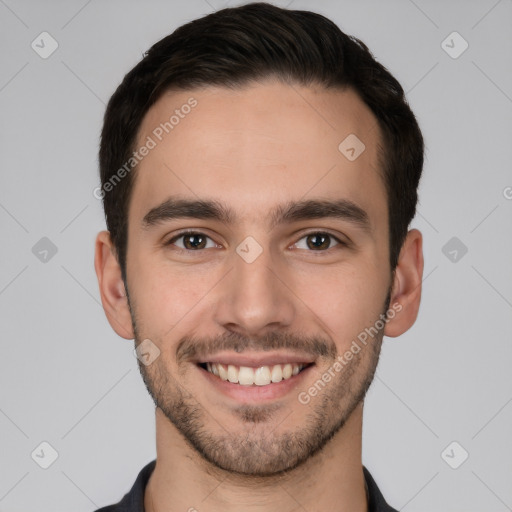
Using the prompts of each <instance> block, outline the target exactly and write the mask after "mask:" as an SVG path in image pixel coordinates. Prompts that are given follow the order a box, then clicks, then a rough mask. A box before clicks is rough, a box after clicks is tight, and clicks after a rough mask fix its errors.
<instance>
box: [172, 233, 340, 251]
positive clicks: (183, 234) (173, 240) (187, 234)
mask: <svg viewBox="0 0 512 512" xmlns="http://www.w3.org/2000/svg"><path fill="white" fill-rule="evenodd" d="M191 235H202V236H205V237H206V238H208V239H210V240H212V238H211V237H209V236H208V235H206V234H205V233H203V232H201V231H192V230H189V231H182V232H181V233H179V234H177V235H175V236H173V237H172V238H170V239H169V240H168V241H167V242H165V244H164V245H165V246H168V245H173V244H174V242H176V241H177V240H179V239H180V238H183V237H185V236H191ZM310 235H327V236H328V237H330V238H331V239H333V240H335V241H336V242H337V244H336V245H335V246H334V247H337V246H338V245H339V246H340V247H348V243H346V242H343V241H342V240H340V239H339V238H338V237H336V236H334V235H333V234H332V233H329V232H328V231H310V232H309V233H304V234H303V235H302V236H301V237H300V238H299V240H298V241H297V242H295V244H293V245H296V244H297V243H298V242H299V241H300V240H302V239H303V238H307V237H308V236H310ZM212 241H213V240H212ZM334 247H329V248H328V249H325V250H318V251H314V250H309V251H308V252H327V251H329V250H331V249H334ZM176 250H178V251H181V252H186V253H193V252H202V251H204V250H205V249H197V250H191V249H182V248H181V247H177V248H176ZM301 250H304V249H301Z"/></svg>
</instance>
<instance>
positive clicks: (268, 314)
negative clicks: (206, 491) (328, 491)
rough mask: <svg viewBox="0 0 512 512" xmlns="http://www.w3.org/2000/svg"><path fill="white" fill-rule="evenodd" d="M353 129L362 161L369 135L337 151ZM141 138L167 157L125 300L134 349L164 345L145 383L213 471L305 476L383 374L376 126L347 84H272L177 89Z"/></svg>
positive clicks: (141, 220)
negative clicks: (304, 467) (330, 87)
mask: <svg viewBox="0 0 512 512" xmlns="http://www.w3.org/2000/svg"><path fill="white" fill-rule="evenodd" d="M191 98H193V99H192V100H191ZM185 105H189V106H190V108H188V107H185ZM173 114H175V119H173V120H172V121H171V123H172V128H170V127H169V126H171V125H169V124H168V125H165V123H166V122H169V119H170V117H171V116H172V115H173ZM178 118H179V121H177V122H176V119H178ZM162 126H166V128H167V131H168V133H166V130H165V129H164V128H162ZM350 134H355V135H356V136H357V138H358V139H359V140H360V141H361V142H362V143H364V145H365V149H364V151H363V152H362V153H361V154H360V155H359V156H358V157H357V158H355V159H354V158H353V156H354V155H353V154H356V155H357V152H358V149H359V148H360V147H362V146H358V145H357V144H359V143H357V141H356V143H354V140H356V139H348V140H349V141H351V144H349V145H348V146H349V147H348V149H347V148H346V147H345V146H343V145H342V149H343V148H345V149H344V150H343V151H344V152H342V151H340V149H339V148H338V146H339V145H340V143H341V142H342V141H343V140H344V139H345V138H346V137H347V136H349V135H350ZM150 139H151V141H152V142H149V141H150ZM138 142H139V143H138V146H137V147H141V146H143V145H147V146H148V147H149V146H153V143H154V147H151V149H150V150H149V151H148V152H147V154H146V156H144V158H143V159H142V161H141V162H140V164H139V166H138V168H137V171H136V173H137V174H136V180H135V182H134V189H133V195H132V198H131V202H130V207H129V223H128V226H129V228H128V229H129V230H128V250H127V282H126V288H127V293H128V298H129V305H130V312H131V320H132V324H133V329H134V336H135V339H136V343H137V345H139V344H140V343H141V342H142V341H143V340H150V341H149V342H148V341H146V342H145V343H146V344H147V343H149V344H150V346H151V347H152V350H153V349H154V348H155V347H157V348H158V350H159V355H158V357H157V358H156V359H155V360H154V361H153V362H151V364H148V365H145V364H143V363H139V366H140V370H141V372H142V375H143V378H144V381H145V383H146V386H147V388H148V390H149V392H150V394H151V396H152V397H153V399H154V401H155V403H156V405H157V406H158V407H159V408H160V409H161V410H162V412H163V413H164V414H165V416H166V417H167V418H168V420H169V425H168V427H169V428H171V429H174V430H175V431H176V432H179V433H181V434H183V436H184V437H185V438H186V439H187V441H188V442H189V443H190V445H191V446H193V447H194V448H195V449H196V450H197V452H199V453H200V454H201V455H202V456H203V458H204V459H206V460H208V461H209V462H211V463H212V464H214V465H215V466H217V467H220V468H223V469H226V470H229V471H233V472H238V473H244V474H253V475H255V474H258V475H269V474H273V473H276V472H279V471H284V470H289V469H291V468H294V467H297V466H298V465H300V464H301V463H303V462H304V461H306V460H307V459H308V458H309V457H311V456H312V455H313V454H315V453H317V452H318V451H319V450H321V448H322V447H323V446H324V445H325V444H326V442H327V441H328V440H329V439H330V438H331V437H332V436H333V435H334V434H336V433H339V432H340V431H342V429H343V426H344V425H345V423H346V421H347V419H348V418H349V417H350V415H351V414H352V413H353V412H354V410H355V408H356V406H357V405H358V404H359V403H361V401H362V399H363V397H364V394H365V392H366V390H367V388H368V386H369V385H370V383H371V380H372V378H373V374H374V371H375V368H376V365H377V360H378V356H379V351H380V346H381V341H382V335H383V329H382V324H383V322H382V316H381V315H382V314H384V313H385V312H386V310H387V308H388V301H389V295H388V294H389V292H390V287H391V270H390V267H389V244H388V236H389V231H388V213H387V203H386V192H385V187H384V182H383V180H382V176H381V172H380V170H379V163H378V143H379V131H378V128H377V125H376V120H375V118H374V116H373V115H372V113H371V112H370V110H369V109H368V108H367V107H366V106H365V105H364V104H363V103H362V102H361V100H360V99H359V98H358V96H357V95H356V94H355V93H354V92H352V91H350V90H346V91H327V90H325V89H323V88H304V87H301V86H298V85H294V86H293V87H292V86H290V85H285V84H281V83H276V82H270V81H269V82H263V83H260V84H258V85H252V86H247V87H244V88H242V89H238V90H235V91H233V90H227V89H224V88H205V89H202V90H194V91H187V92H170V93H168V94H166V95H165V96H163V97H162V98H161V99H160V100H159V101H158V102H157V103H156V104H155V105H154V106H153V107H152V108H151V109H150V111H149V112H148V113H147V115H146V117H145V118H144V121H143V123H142V125H141V128H140V131H139V140H138ZM350 147H354V148H355V151H351V150H350ZM347 155H348V156H350V157H351V158H347ZM379 319H381V320H380V322H379ZM375 326H377V332H376V333H375ZM372 327H373V329H374V331H372V332H374V333H375V334H374V335H373V336H372V337H368V341H367V343H366V344H364V345H362V344H361V343H359V347H360V350H359V352H357V353H353V357H352V358H351V360H349V361H346V358H345V359H344V356H343V355H344V354H345V353H346V352H347V351H348V350H349V349H350V348H351V346H352V347H353V346H354V345H353V342H354V340H358V336H359V335H360V334H361V333H363V332H365V329H370V328H372ZM359 339H360V338H359ZM353 352H355V351H353ZM336 361H345V364H343V366H342V368H341V370H340V369H339V366H336V365H335V363H336ZM326 374H328V375H329V376H330V379H329V378H328V377H327V378H326V377H325V375H326ZM319 380H320V381H321V382H322V383H323V385H321V384H320V385H319V384H318V381H319ZM326 381H327V382H326ZM312 388H315V389H316V392H314V391H312V392H310V391H308V390H311V389H312ZM340 429H341V430H340Z"/></svg>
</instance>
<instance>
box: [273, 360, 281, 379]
mask: <svg viewBox="0 0 512 512" xmlns="http://www.w3.org/2000/svg"><path fill="white" fill-rule="evenodd" d="M282 380H283V370H282V369H281V365H280V364H275V365H274V366H273V368H272V382H281V381H282Z"/></svg>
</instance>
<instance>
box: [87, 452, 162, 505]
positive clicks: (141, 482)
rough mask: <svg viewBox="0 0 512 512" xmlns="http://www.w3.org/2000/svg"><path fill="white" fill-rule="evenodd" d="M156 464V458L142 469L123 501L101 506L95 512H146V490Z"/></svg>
mask: <svg viewBox="0 0 512 512" xmlns="http://www.w3.org/2000/svg"><path fill="white" fill-rule="evenodd" d="M155 465H156V460H152V461H151V462H149V463H148V464H146V466H144V467H143V468H142V469H141V470H140V472H139V474H138V476H137V479H136V480H135V483H134V484H133V486H132V488H131V489H130V491H129V492H127V493H126V494H125V495H124V497H123V498H122V499H121V501H119V502H118V503H115V504H113V505H108V506H106V507H102V508H99V509H97V510H96V511H95V512H144V491H145V489H146V485H147V483H148V480H149V477H150V476H151V473H152V472H153V470H154V469H155Z"/></svg>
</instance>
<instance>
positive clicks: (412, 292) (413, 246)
mask: <svg viewBox="0 0 512 512" xmlns="http://www.w3.org/2000/svg"><path fill="white" fill-rule="evenodd" d="M422 279H423V237H422V235H421V233H420V231H418V230H417V229H411V230H410V231H409V232H408V233H407V237H406V238H405V241H404V244H403V245H402V249H401V251H400V256H399V258H398V264H397V266H396V269H395V273H394V277H393V284H392V288H391V302H390V303H389V309H390V310H394V311H395V315H394V316H393V317H391V315H389V316H388V321H387V323H386V327H385V329H384V334H385V335H386V336H390V337H396V336H400V335H401V334H403V333H404V332H406V331H407V330H408V329H410V328H411V327H412V325H413V324H414V322H415V321H416V317H417V316H418V310H419V307H420V299H421V283H422Z"/></svg>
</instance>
